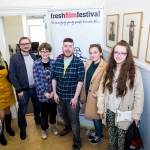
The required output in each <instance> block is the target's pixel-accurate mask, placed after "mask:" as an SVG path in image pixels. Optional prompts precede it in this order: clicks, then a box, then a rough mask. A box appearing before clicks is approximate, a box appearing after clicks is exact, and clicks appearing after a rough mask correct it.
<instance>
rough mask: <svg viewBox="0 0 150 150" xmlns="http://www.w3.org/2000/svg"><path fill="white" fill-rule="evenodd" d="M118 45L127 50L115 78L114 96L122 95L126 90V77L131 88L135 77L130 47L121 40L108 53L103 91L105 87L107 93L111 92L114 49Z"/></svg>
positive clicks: (114, 69)
mask: <svg viewBox="0 0 150 150" xmlns="http://www.w3.org/2000/svg"><path fill="white" fill-rule="evenodd" d="M118 45H120V46H124V47H125V48H126V50H127V56H126V60H125V62H124V63H123V64H122V66H121V68H120V74H119V76H118V79H117V87H116V90H117V91H116V96H117V97H123V96H124V95H125V94H126V92H127V86H126V81H127V80H128V79H129V80H130V84H129V88H130V90H131V89H132V88H133V86H134V77H135V64H134V60H133V57H132V52H131V48H130V46H129V44H128V43H127V42H126V41H123V40H121V41H120V42H118V43H117V44H116V45H115V46H114V47H113V49H112V52H111V54H110V58H109V61H108V67H107V69H106V73H105V75H104V80H103V83H102V85H103V92H104V90H105V87H106V88H108V90H109V93H112V91H113V88H112V82H113V78H114V74H115V71H116V61H115V60H114V50H115V48H116V46H118Z"/></svg>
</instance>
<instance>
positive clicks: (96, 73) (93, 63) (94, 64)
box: [80, 44, 107, 145]
mask: <svg viewBox="0 0 150 150" xmlns="http://www.w3.org/2000/svg"><path fill="white" fill-rule="evenodd" d="M89 55H90V60H88V61H87V62H86V67H85V77H84V83H83V88H82V91H81V96H80V100H81V102H82V103H83V106H82V109H81V112H82V113H85V117H87V118H90V119H93V122H94V126H95V132H94V133H92V134H91V135H90V136H89V137H88V140H90V141H91V144H92V145H96V144H97V143H99V142H100V141H101V140H103V135H102V129H103V126H102V120H101V119H100V117H99V115H98V114H97V93H98V88H99V84H100V81H101V78H102V75H103V73H104V71H105V69H106V66H107V65H106V62H105V61H104V59H103V56H102V49H101V46H100V45H97V44H92V45H90V47H89Z"/></svg>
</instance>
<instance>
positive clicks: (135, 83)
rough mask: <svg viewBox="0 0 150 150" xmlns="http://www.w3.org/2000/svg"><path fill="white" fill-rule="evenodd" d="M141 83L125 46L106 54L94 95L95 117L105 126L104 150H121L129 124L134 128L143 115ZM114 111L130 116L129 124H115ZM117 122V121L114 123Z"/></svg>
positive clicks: (120, 122) (117, 45) (115, 115)
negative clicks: (106, 57) (105, 149)
mask: <svg viewBox="0 0 150 150" xmlns="http://www.w3.org/2000/svg"><path fill="white" fill-rule="evenodd" d="M143 102H144V95H143V83H142V77H141V73H140V71H139V69H138V68H137V67H136V66H135V64H134V60H133V57H132V52H131V48H130V46H129V44H128V43H127V42H125V41H123V40H122V41H120V42H118V43H117V44H116V45H115V46H114V47H113V49H112V52H111V54H110V58H109V62H108V68H107V69H106V73H105V74H104V76H103V79H102V80H101V83H100V88H99V91H98V103H97V107H98V114H99V116H100V118H101V119H102V122H103V124H105V125H107V128H108V134H109V145H108V149H107V150H124V143H125V135H126V131H127V129H128V127H129V125H130V124H131V122H132V121H135V123H136V124H138V122H139V120H140V117H141V114H142V111H143ZM118 111H120V112H123V113H126V112H127V111H128V112H129V111H130V112H131V115H129V117H128V118H129V119H130V118H132V119H131V120H129V121H122V120H120V121H119V120H118V117H119V116H118V113H117V112H118ZM117 120H118V121H117Z"/></svg>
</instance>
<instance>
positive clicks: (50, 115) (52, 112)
mask: <svg viewBox="0 0 150 150" xmlns="http://www.w3.org/2000/svg"><path fill="white" fill-rule="evenodd" d="M40 106H41V129H42V130H46V129H48V127H49V125H48V119H49V123H50V124H55V123H56V115H57V104H56V103H46V102H40Z"/></svg>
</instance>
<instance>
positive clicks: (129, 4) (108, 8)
mask: <svg viewBox="0 0 150 150" xmlns="http://www.w3.org/2000/svg"><path fill="white" fill-rule="evenodd" d="M149 6H150V1H149V0H144V1H141V0H107V1H106V2H105V14H106V16H105V19H106V18H107V15H109V14H119V15H120V17H119V35H118V41H119V40H121V39H122V27H123V14H124V13H130V12H143V21H142V30H141V40H140V48H139V58H135V59H134V60H135V61H136V62H137V64H138V65H139V66H140V67H144V68H146V69H147V70H149V71H150V64H149V63H147V62H145V54H146V46H147V38H148V31H149V24H150V19H149V15H150V9H149ZM105 22H106V20H105ZM105 26H106V25H105ZM105 31H106V29H105ZM105 36H106V35H105ZM104 38H105V37H104ZM105 39H106V38H105ZM105 45H106V43H105ZM104 49H105V50H107V51H110V50H111V49H110V48H108V47H106V46H105V47H104Z"/></svg>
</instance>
